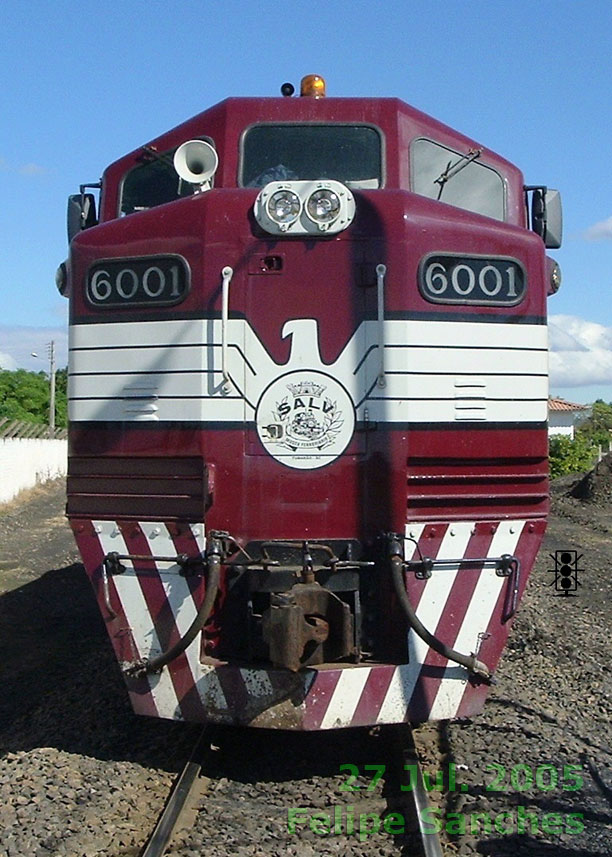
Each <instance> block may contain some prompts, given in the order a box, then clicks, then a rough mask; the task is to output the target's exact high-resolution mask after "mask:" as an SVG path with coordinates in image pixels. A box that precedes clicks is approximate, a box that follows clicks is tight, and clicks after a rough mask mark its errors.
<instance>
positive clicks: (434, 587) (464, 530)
mask: <svg viewBox="0 0 612 857" xmlns="http://www.w3.org/2000/svg"><path fill="white" fill-rule="evenodd" d="M418 526H419V525H417V524H408V525H407V526H406V532H410V531H411V530H412V531H413V532H416V531H417V527H418ZM473 527H474V524H473V523H472V522H470V521H459V522H456V523H453V524H449V525H448V527H447V530H446V533H445V534H444V537H443V539H442V543H441V544H440V550H439V551H438V553H437V556H436V557H435V558H436V559H455V558H459V557H462V556H463V555H464V553H465V549H466V548H467V545H468V542H469V540H470V536H471V535H472V529H473ZM408 544H411V542H408ZM421 550H422V552H423V554H424V555H426V554H427V550H426V548H425V549H423V546H421ZM456 575H457V567H456V566H454V567H449V568H436V569H434V571H433V573H432V575H431V577H430V578H429V580H427V581H426V583H425V586H424V588H423V593H422V595H421V598H420V601H419V605H418V608H417V616H418V617H419V619H420V620H421V622H422V623H423V625H425V627H426V628H427V629H428V630H429V631H431V633H432V634H433V633H435V629H436V627H437V625H438V622H439V621H440V617H441V616H442V613H443V612H444V608H445V606H446V602H447V600H448V596H449V594H450V591H451V589H452V586H453V583H454V581H455V577H456ZM428 651H429V646H428V645H427V643H426V642H424V640H421V638H420V637H418V636H417V635H416V634H415V633H414V631H409V632H408V663H407V664H402V665H401V666H400V667H398V669H396V670H395V672H394V674H393V678H392V680H391V684H390V685H389V688H388V690H387V693H386V695H385V699H384V702H383V704H382V706H381V709H380V712H379V714H378V717H377V722H378V723H389V722H393V719H394V717H395V719H397V717H398V716H401V717H402V718H403V716H404V714H405V712H406V709H407V707H408V704H409V703H410V698H411V697H412V694H413V692H414V686H415V684H416V682H417V679H418V677H419V673H420V672H421V667H422V666H423V663H424V662H425V658H426V657H427V653H428Z"/></svg>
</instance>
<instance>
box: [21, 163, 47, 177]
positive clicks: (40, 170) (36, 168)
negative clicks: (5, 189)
mask: <svg viewBox="0 0 612 857" xmlns="http://www.w3.org/2000/svg"><path fill="white" fill-rule="evenodd" d="M19 172H20V173H21V175H22V176H42V175H44V174H45V173H46V172H48V170H47V168H46V167H41V166H40V164H23V165H22V166H21V167H19Z"/></svg>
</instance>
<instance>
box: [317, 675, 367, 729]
mask: <svg viewBox="0 0 612 857" xmlns="http://www.w3.org/2000/svg"><path fill="white" fill-rule="evenodd" d="M369 675H370V670H369V669H367V668H365V667H361V668H360V667H355V668H354V669H350V668H348V669H344V670H341V672H340V677H339V678H338V683H337V684H336V687H335V688H334V692H333V693H332V697H331V699H330V701H329V705H328V706H327V711H326V712H325V716H324V717H323V720H322V721H321V726H320V728H321V729H332V728H334V727H338V726H350V724H351V722H352V720H353V717H354V716H355V710H356V708H357V704H358V703H359V700H360V698H361V694H362V692H363V688H364V687H365V683H366V681H367V680H368V676H369Z"/></svg>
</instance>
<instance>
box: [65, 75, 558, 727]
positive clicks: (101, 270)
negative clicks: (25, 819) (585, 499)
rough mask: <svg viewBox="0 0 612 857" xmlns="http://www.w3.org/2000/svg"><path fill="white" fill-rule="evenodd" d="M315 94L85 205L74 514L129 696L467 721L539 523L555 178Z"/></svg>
mask: <svg viewBox="0 0 612 857" xmlns="http://www.w3.org/2000/svg"><path fill="white" fill-rule="evenodd" d="M311 92H312V94H314V96H315V97H308V95H304V96H303V97H301V98H291V97H283V98H279V99H229V100H227V101H225V102H223V103H222V104H220V105H217V106H216V107H213V108H211V109H210V110H208V111H205V112H204V113H202V114H200V115H199V116H197V117H195V118H194V119H192V120H190V121H189V122H187V123H185V124H184V125H182V126H179V127H178V128H176V129H174V130H173V131H171V132H169V133H168V134H165V135H163V136H162V137H160V138H159V139H158V140H156V141H154V142H153V143H151V144H149V145H148V146H144V147H142V148H141V149H139V150H136V151H135V152H133V153H131V154H130V155H128V156H126V157H125V158H122V159H121V160H120V161H118V162H116V163H115V164H113V165H112V166H111V167H109V168H108V170H107V171H106V173H105V175H104V178H103V181H102V193H101V200H100V218H99V222H97V223H94V222H93V219H92V217H91V205H92V201H91V199H90V198H89V197H88V196H87V195H86V194H85V192H84V189H82V192H81V195H80V197H75V198H73V200H72V209H73V210H74V209H75V207H76V208H77V209H78V211H79V212H80V218H81V219H80V222H79V223H78V225H77V226H76V227H74V232H75V235H74V237H73V239H72V242H71V256H70V261H69V266H68V272H69V291H70V301H71V339H70V374H69V378H70V381H69V383H70V387H69V399H70V420H71V424H70V458H69V481H68V515H69V517H70V520H71V524H72V527H73V529H74V532H75V536H76V539H77V542H78V545H79V548H80V551H81V554H82V556H83V560H84V563H85V566H86V569H87V572H88V574H89V576H90V578H91V580H92V583H93V586H94V589H95V591H96V593H97V597H98V601H99V604H100V609H101V611H102V614H103V616H104V618H105V621H106V623H107V627H108V630H109V634H110V638H111V640H112V642H113V646H114V648H115V651H116V654H117V657H118V660H119V662H120V664H121V667H122V670H123V673H124V676H125V680H126V682H127V686H128V689H129V692H130V696H131V699H132V703H133V705H134V708H135V710H136V711H137V712H139V713H143V714H150V715H153V716H159V717H166V718H173V719H184V720H190V721H202V722H206V721H212V722H221V723H239V724H248V725H251V726H261V727H275V728H293V729H327V728H334V727H344V726H361V725H369V724H379V723H393V722H401V721H405V720H415V721H419V720H426V719H429V718H431V719H440V718H449V717H456V716H467V715H471V714H474V713H476V712H477V711H478V710H479V709H480V707H481V706H482V704H483V701H484V697H485V695H486V691H487V688H488V685H489V683H490V680H491V677H492V675H493V671H494V669H495V666H496V664H497V661H498V659H499V657H500V655H501V652H502V650H503V647H504V644H505V640H506V637H507V634H508V630H509V626H510V624H511V619H512V617H513V615H514V613H515V612H516V609H517V605H518V602H519V600H520V597H521V594H522V591H523V588H524V585H525V582H526V578H527V574H528V572H529V570H530V568H531V565H532V563H533V560H534V558H535V555H536V553H537V550H538V547H539V544H540V541H541V538H542V535H543V532H544V529H545V523H546V512H547V460H546V457H547V432H546V417H547V413H546V408H547V342H546V294H547V291H548V282H547V280H548V277H549V275H548V270H549V269H548V267H547V263H546V256H545V243H548V244H549V245H552V244H554V241H555V236H554V233H555V198H554V196H553V195H551V193H550V192H547V191H546V189H544V188H537V189H536V190H533V189H532V192H533V193H534V196H535V197H536V203H537V204H536V205H534V210H535V209H537V213H538V214H539V216H540V220H539V221H538V222H539V226H538V231H539V233H540V234H535V232H534V231H532V230H530V229H528V228H527V220H526V217H527V213H526V204H525V189H524V185H523V180H522V176H521V174H520V172H519V171H518V170H517V169H516V168H515V167H513V166H512V165H511V164H509V163H508V162H506V161H504V160H503V159H502V158H500V157H499V156H497V155H495V154H494V153H492V152H489V151H488V150H486V149H484V147H481V146H479V145H477V144H475V143H474V142H473V141H470V140H468V139H467V138H465V137H463V136H462V135H460V134H457V133H456V132H454V131H453V130H452V129H450V128H447V127H446V126H444V125H441V124H440V123H438V122H436V121H435V120H433V119H431V118H430V117H427V116H425V115H424V114H422V113H419V112H418V111H415V110H413V109H412V108H409V107H408V106H407V105H405V104H403V103H402V102H399V101H397V100H395V99H328V98H324V97H322V94H323V93H322V90H321V87H320V84H317V86H316V87H315V88H314V90H311ZM547 205H548V207H547ZM87 218H89V222H88V221H87ZM542 224H543V225H542ZM81 227H88V228H81ZM543 238H544V239H545V240H543Z"/></svg>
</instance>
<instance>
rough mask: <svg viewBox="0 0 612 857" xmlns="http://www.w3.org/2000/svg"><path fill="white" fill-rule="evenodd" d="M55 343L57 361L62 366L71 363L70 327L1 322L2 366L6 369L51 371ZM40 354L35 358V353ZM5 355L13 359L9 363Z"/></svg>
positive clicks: (0, 346) (0, 364) (0, 351)
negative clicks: (68, 328) (30, 325)
mask: <svg viewBox="0 0 612 857" xmlns="http://www.w3.org/2000/svg"><path fill="white" fill-rule="evenodd" d="M51 341H53V342H54V343H55V360H56V364H57V368H58V369H63V368H64V366H66V365H67V363H68V330H67V328H66V327H9V326H8V325H0V366H2V368H3V369H18V368H19V369H29V370H30V371H31V372H48V371H49V357H48V345H49V343H50V342H51ZM33 351H34V352H36V354H38V355H39V356H38V357H32V352H33ZM3 358H4V359H5V360H7V361H12V364H14V365H11V366H9V365H8V364H6V365H5V363H4V362H3Z"/></svg>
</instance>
